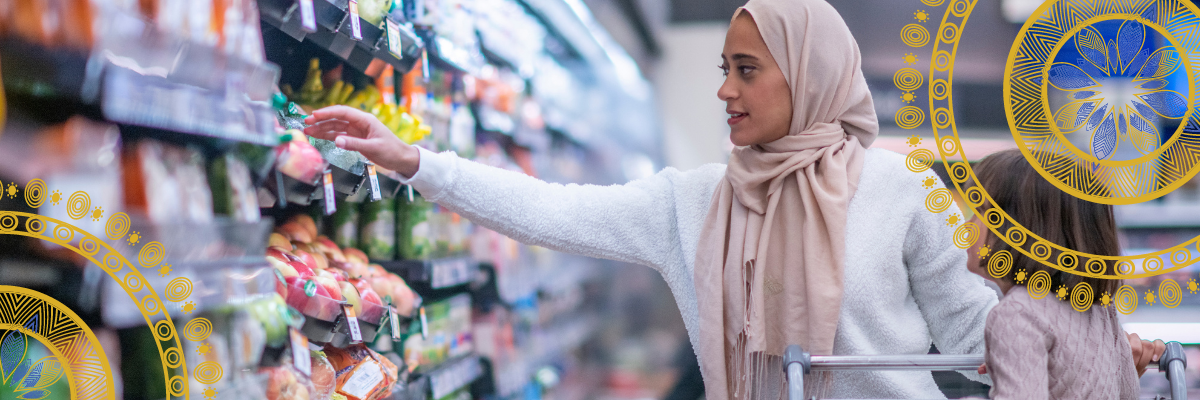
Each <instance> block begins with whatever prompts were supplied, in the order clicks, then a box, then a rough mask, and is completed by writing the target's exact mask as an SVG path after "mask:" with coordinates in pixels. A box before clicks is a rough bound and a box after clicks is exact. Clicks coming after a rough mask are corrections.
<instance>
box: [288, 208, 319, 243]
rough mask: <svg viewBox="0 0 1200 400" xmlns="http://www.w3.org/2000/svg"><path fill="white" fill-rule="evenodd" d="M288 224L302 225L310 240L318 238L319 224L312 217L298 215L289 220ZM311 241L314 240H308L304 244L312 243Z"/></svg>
mask: <svg viewBox="0 0 1200 400" xmlns="http://www.w3.org/2000/svg"><path fill="white" fill-rule="evenodd" d="M288 222H289V223H293V222H294V223H296V224H298V225H300V226H301V227H302V228H304V231H305V232H308V236H309V237H310V238H315V237H317V223H316V221H313V218H312V216H309V215H308V214H296V215H293V216H292V218H291V219H289V220H288ZM311 241H312V240H306V241H304V242H311Z"/></svg>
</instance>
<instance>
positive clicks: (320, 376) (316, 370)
mask: <svg viewBox="0 0 1200 400" xmlns="http://www.w3.org/2000/svg"><path fill="white" fill-rule="evenodd" d="M311 355H312V377H311V381H312V384H313V389H314V390H315V392H314V398H317V399H328V398H330V397H331V396H332V395H333V391H334V388H335V386H336V385H337V374H336V373H335V372H334V370H333V364H331V363H330V362H329V357H328V356H326V355H325V352H323V351H313V352H312V353H311Z"/></svg>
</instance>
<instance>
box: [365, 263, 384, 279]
mask: <svg viewBox="0 0 1200 400" xmlns="http://www.w3.org/2000/svg"><path fill="white" fill-rule="evenodd" d="M367 271H368V272H367V276H370V277H378V276H385V275H387V274H388V272H387V270H385V269H383V266H382V265H379V264H371V265H368V266H367Z"/></svg>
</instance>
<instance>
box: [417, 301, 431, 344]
mask: <svg viewBox="0 0 1200 400" xmlns="http://www.w3.org/2000/svg"><path fill="white" fill-rule="evenodd" d="M418 313H419V314H420V315H421V339H428V338H429V321H428V320H426V319H425V307H421V309H420V310H419V311H418Z"/></svg>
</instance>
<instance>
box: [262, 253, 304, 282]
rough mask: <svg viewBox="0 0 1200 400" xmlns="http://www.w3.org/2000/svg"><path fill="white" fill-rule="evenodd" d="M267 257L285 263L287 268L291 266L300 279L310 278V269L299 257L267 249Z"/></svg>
mask: <svg viewBox="0 0 1200 400" xmlns="http://www.w3.org/2000/svg"><path fill="white" fill-rule="evenodd" d="M267 257H268V258H273V259H276V260H279V261H282V262H284V263H287V264H288V265H289V266H291V267H292V268H293V269H295V270H296V273H297V274H298V275H299V276H300V277H301V278H307V277H309V276H312V274H313V270H312V268H309V267H308V265H307V264H305V263H304V261H303V260H301V259H300V258H299V257H296V255H294V254H292V253H289V252H287V251H285V250H283V249H281V248H278V247H268V248H267Z"/></svg>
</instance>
